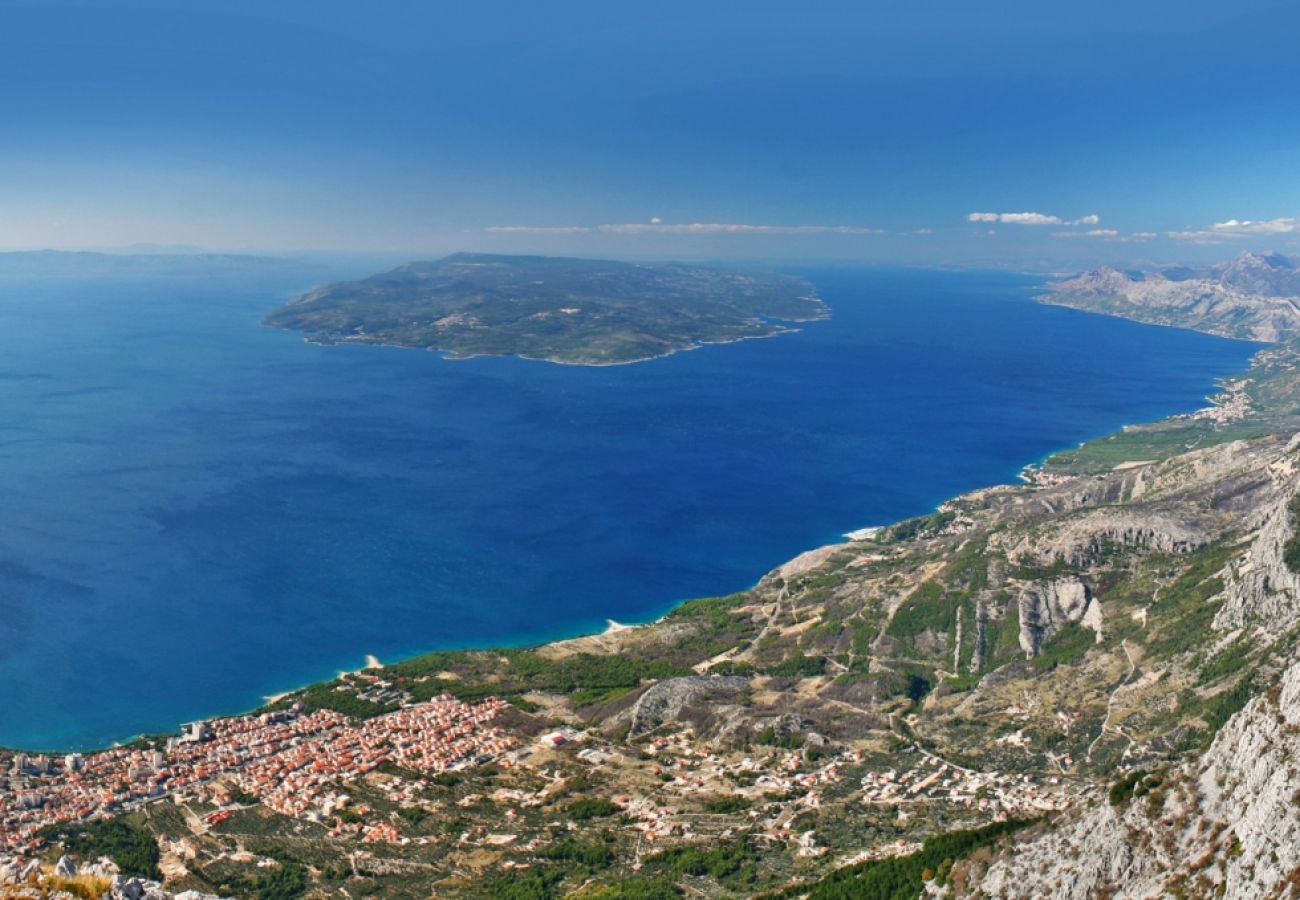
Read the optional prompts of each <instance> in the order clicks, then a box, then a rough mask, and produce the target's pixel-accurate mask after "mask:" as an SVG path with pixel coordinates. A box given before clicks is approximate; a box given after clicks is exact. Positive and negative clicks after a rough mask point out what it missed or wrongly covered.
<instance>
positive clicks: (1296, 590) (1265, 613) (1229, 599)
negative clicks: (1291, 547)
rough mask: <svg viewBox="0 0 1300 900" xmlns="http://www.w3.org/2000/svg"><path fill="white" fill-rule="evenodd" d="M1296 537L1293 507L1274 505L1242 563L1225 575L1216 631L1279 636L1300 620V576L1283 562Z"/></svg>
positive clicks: (1215, 623) (1227, 570) (1282, 504)
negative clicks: (1254, 630)
mask: <svg viewBox="0 0 1300 900" xmlns="http://www.w3.org/2000/svg"><path fill="white" fill-rule="evenodd" d="M1293 489H1294V488H1293ZM1294 534H1295V522H1294V521H1293V516H1292V513H1291V509H1290V504H1289V503H1279V504H1277V505H1275V506H1274V508H1273V509H1272V511H1271V512H1270V513H1269V516H1268V518H1267V520H1265V522H1264V525H1263V527H1261V528H1260V529H1259V532H1258V534H1257V535H1256V536H1255V539H1254V541H1253V542H1252V543H1251V545H1250V550H1249V552H1248V553H1247V554H1246V555H1245V557H1244V559H1243V561H1242V562H1241V563H1239V564H1238V565H1235V566H1229V567H1228V568H1227V569H1226V570H1225V572H1224V576H1225V581H1226V585H1225V587H1224V591H1223V597H1224V602H1223V606H1222V608H1221V609H1220V610H1219V612H1218V614H1217V615H1216V616H1215V618H1214V625H1215V627H1217V628H1220V629H1222V630H1225V631H1230V630H1232V629H1235V628H1241V627H1243V626H1245V625H1259V626H1260V627H1262V628H1264V629H1266V630H1268V631H1271V632H1274V633H1277V632H1281V631H1284V630H1286V629H1287V628H1288V627H1290V626H1291V625H1292V624H1293V623H1294V622H1295V621H1296V619H1297V617H1300V574H1297V573H1295V572H1293V571H1291V569H1290V567H1288V566H1287V564H1286V562H1285V560H1284V559H1283V554H1284V552H1285V547H1286V544H1287V542H1288V541H1290V540H1291V538H1292V536H1293V535H1294Z"/></svg>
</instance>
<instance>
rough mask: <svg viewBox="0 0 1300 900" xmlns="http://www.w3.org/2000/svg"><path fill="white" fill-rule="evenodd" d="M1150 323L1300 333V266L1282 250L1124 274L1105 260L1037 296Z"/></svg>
mask: <svg viewBox="0 0 1300 900" xmlns="http://www.w3.org/2000/svg"><path fill="white" fill-rule="evenodd" d="M1038 299H1039V300H1040V301H1041V302H1043V303H1048V304H1051V305H1054V306H1069V307H1072V308H1074V309H1082V310H1087V311H1088V312H1095V313H1103V314H1105V315H1111V316H1119V317H1120V318H1124V319H1133V320H1134V321H1137V322H1146V323H1148V324H1150V325H1169V326H1173V327H1176V328H1188V329H1191V330H1193V331H1203V332H1205V333H1207V334H1217V335H1219V336H1220V337H1229V338H1238V339H1242V340H1252V341H1267V342H1272V341H1282V340H1288V339H1290V338H1294V337H1296V336H1300V268H1297V266H1296V263H1295V262H1294V261H1293V260H1291V259H1288V258H1287V257H1285V256H1283V255H1281V254H1280V253H1269V254H1260V253H1250V252H1246V253H1242V254H1241V255H1239V256H1237V257H1236V258H1235V259H1233V260H1231V261H1229V262H1227V263H1223V264H1221V265H1217V266H1212V267H1209V268H1205V269H1191V268H1185V267H1184V268H1173V269H1163V270H1158V271H1152V272H1121V271H1120V270H1118V269H1114V268H1111V267H1108V266H1103V267H1102V268H1099V269H1094V270H1092V271H1090V272H1085V273H1083V274H1082V275H1077V276H1075V277H1073V278H1066V279H1062V280H1060V281H1055V282H1053V283H1052V284H1050V285H1049V286H1048V292H1047V293H1046V294H1044V295H1042V296H1040V297H1039V298H1038Z"/></svg>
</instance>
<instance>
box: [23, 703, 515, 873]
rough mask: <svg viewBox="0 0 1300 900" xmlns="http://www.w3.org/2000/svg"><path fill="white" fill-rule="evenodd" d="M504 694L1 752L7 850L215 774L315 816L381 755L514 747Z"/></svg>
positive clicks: (437, 757) (453, 756) (408, 764)
mask: <svg viewBox="0 0 1300 900" xmlns="http://www.w3.org/2000/svg"><path fill="white" fill-rule="evenodd" d="M503 705H504V704H502V702H501V701H500V700H497V699H495V698H491V699H487V700H484V701H482V702H480V703H463V702H461V701H459V700H456V699H454V698H453V697H451V696H450V695H442V696H440V697H437V698H436V699H434V700H432V701H430V702H428V703H421V704H416V705H413V706H409V707H406V708H404V709H399V710H397V711H395V712H391V713H388V714H386V715H382V716H377V717H375V718H372V719H368V720H365V721H363V722H359V723H357V722H353V721H352V720H350V719H348V718H347V717H345V716H343V715H342V714H340V713H338V712H334V711H332V710H324V709H322V710H316V711H313V712H305V711H304V710H303V709H302V708H301V706H300V705H295V706H294V707H291V708H289V709H287V710H283V711H278V712H268V713H263V714H260V715H250V716H235V717H233V718H227V719H218V720H214V721H212V722H196V723H192V724H190V725H187V726H186V727H185V730H184V731H183V732H182V734H181V735H180V736H179V737H174V738H171V739H169V740H168V741H167V742H166V744H165V745H164V746H163V747H145V746H139V747H120V748H114V749H111V750H105V751H102V752H98V753H93V754H86V755H82V754H78V753H72V754H68V755H66V756H62V757H52V756H48V755H29V754H26V753H12V754H3V755H0V852H3V851H6V850H7V851H11V852H21V851H29V850H33V849H35V847H36V846H37V845H38V844H39V843H40V839H39V837H38V832H40V831H41V829H43V828H45V827H47V826H50V825H66V824H69V823H76V822H80V821H83V820H87V819H93V818H96V817H100V816H104V815H107V814H111V813H117V812H122V811H125V810H130V809H132V808H135V807H139V806H141V805H143V804H145V803H147V802H149V801H151V800H158V799H162V798H164V797H167V796H169V795H171V796H173V797H177V798H184V797H185V796H186V794H187V793H194V792H197V791H199V790H200V789H202V788H203V787H204V786H206V785H211V784H214V783H220V784H221V785H222V791H221V793H224V794H226V799H227V800H229V799H230V797H229V794H230V790H231V789H234V790H236V791H241V792H244V793H246V794H248V795H250V796H252V797H255V798H257V799H258V800H260V801H261V802H262V803H264V804H265V805H266V806H267V807H268V808H270V809H273V810H275V811H277V812H280V813H283V814H284V815H288V816H295V817H302V818H306V819H312V820H317V821H319V820H320V819H321V818H322V817H323V816H325V815H327V814H328V813H330V812H332V811H333V810H334V809H336V808H338V806H339V803H340V795H341V791H340V790H339V785H340V784H341V783H343V782H345V781H348V780H351V779H356V778H360V777H363V776H365V775H366V774H367V773H369V772H372V771H374V770H375V769H376V768H378V767H379V766H381V765H383V764H385V763H391V764H394V765H398V766H401V767H403V768H406V769H409V770H411V771H414V772H421V773H437V772H442V771H446V770H448V769H453V768H456V767H458V766H464V765H468V764H472V763H475V762H480V763H481V762H486V761H487V760H489V759H492V758H493V757H495V756H496V755H498V754H500V753H502V752H503V751H504V750H506V749H507V747H508V746H509V739H508V738H507V737H506V736H505V735H504V734H503V733H502V732H501V731H500V729H498V728H496V727H495V726H494V725H493V724H492V720H493V719H495V718H496V716H497V715H498V714H499V713H500V711H501V709H502V707H503Z"/></svg>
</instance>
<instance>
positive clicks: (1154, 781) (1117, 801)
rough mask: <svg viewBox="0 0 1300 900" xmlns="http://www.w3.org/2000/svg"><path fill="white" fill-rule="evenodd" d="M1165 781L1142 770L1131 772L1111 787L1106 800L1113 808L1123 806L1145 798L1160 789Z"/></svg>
mask: <svg viewBox="0 0 1300 900" xmlns="http://www.w3.org/2000/svg"><path fill="white" fill-rule="evenodd" d="M1162 781H1163V779H1162V778H1161V777H1160V776H1159V775H1152V774H1150V773H1148V772H1144V771H1142V770H1141V769H1139V770H1137V771H1136V772H1130V773H1129V774H1128V775H1125V776H1124V777H1123V778H1121V779H1120V780H1119V781H1117V782H1115V783H1114V784H1112V785H1111V786H1110V790H1109V791H1108V792H1107V794H1106V798H1107V799H1108V800H1109V801H1110V805H1111V806H1123V805H1124V804H1125V803H1128V802H1129V800H1132V799H1133V798H1135V797H1144V796H1146V795H1147V794H1149V793H1151V791H1153V790H1155V789H1156V788H1158V787H1160V785H1161V783H1162Z"/></svg>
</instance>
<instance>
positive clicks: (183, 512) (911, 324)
mask: <svg viewBox="0 0 1300 900" xmlns="http://www.w3.org/2000/svg"><path fill="white" fill-rule="evenodd" d="M362 274H365V269H364V268H363V267H358V266H357V265H356V264H355V263H351V264H349V263H344V262H337V263H328V264H327V263H310V264H308V263H302V264H301V265H298V264H295V265H292V266H285V267H282V268H260V267H253V268H250V269H249V270H248V271H246V272H244V271H236V272H227V273H224V274H220V275H215V276H211V277H202V278H200V277H196V276H167V277H163V276H158V277H144V276H131V275H121V276H110V277H22V276H13V275H10V276H4V277H0V498H2V499H3V515H2V516H0V744H2V745H6V746H22V747H31V748H47V749H63V748H80V747H90V746H100V745H104V744H106V743H109V742H111V741H115V740H121V739H125V738H128V737H130V736H133V735H135V734H138V733H141V732H154V731H168V730H172V729H174V728H175V727H176V726H177V724H178V723H180V722H182V721H184V720H189V719H193V718H196V717H200V716H209V715H213V714H219V713H234V712H239V711H242V710H246V709H248V708H251V707H253V706H255V705H257V704H258V703H259V702H260V701H261V698H262V697H263V696H264V695H268V694H272V693H275V692H278V691H283V690H286V689H289V688H293V687H296V686H300V685H302V684H304V683H307V682H310V681H313V680H317V679H323V678H327V677H330V676H332V675H333V674H334V673H335V672H336V671H337V670H338V669H340V668H355V667H358V666H359V665H361V664H362V662H363V659H364V656H365V654H375V655H377V656H378V657H379V658H380V659H381V660H395V659H398V658H400V657H404V656H408V655H411V654H415V653H419V652H421V651H425V650H430V649H435V648H445V647H463V646H482V645H496V644H514V643H526V642H536V641H540V640H543V639H547V638H554V637H560V636H566V635H572V634H576V633H580V632H586V631H591V630H599V629H601V628H603V627H604V624H605V620H606V619H616V620H618V621H623V622H638V621H645V620H649V619H653V618H654V617H656V616H658V615H660V614H661V613H663V612H664V611H666V610H667V609H669V608H670V607H671V606H672V605H673V604H674V603H676V602H678V601H680V600H682V599H684V598H689V597H696V596H705V595H715V594H720V593H725V592H731V591H736V590H739V589H743V588H745V587H747V586H749V585H751V584H753V583H754V582H755V581H756V580H757V579H758V578H759V577H761V576H762V575H763V574H764V573H765V572H767V571H768V570H769V569H771V568H773V567H774V566H776V565H778V564H780V563H781V562H783V561H784V560H786V559H788V558H789V557H791V556H793V555H795V554H796V553H799V552H800V551H802V550H805V549H808V548H811V547H814V546H817V545H819V544H822V543H825V542H828V541H834V540H837V539H838V538H839V535H840V534H841V533H843V532H845V531H849V530H851V529H856V528H861V527H864V526H868V525H875V524H881V523H887V522H890V521H894V520H897V519H900V518H903V517H906V516H911V515H915V514H919V513H923V512H926V511H929V510H930V509H932V508H933V507H934V506H935V505H936V504H937V503H939V502H941V501H942V500H944V499H945V498H947V497H949V496H951V495H953V494H956V493H959V492H961V491H965V490H968V489H971V488H976V487H980V486H983V485H987V484H991V483H995V482H1007V481H1012V480H1014V479H1015V477H1016V474H1017V472H1018V471H1019V470H1020V468H1021V467H1022V466H1024V465H1025V464H1026V463H1030V462H1034V461H1036V460H1039V459H1041V458H1042V457H1043V456H1044V455H1046V454H1048V453H1050V452H1051V451H1054V450H1056V449H1059V448H1064V447H1069V446H1072V445H1074V444H1077V443H1078V442H1080V441H1083V440H1085V439H1087V438H1089V437H1093V436H1096V435H1100V434H1103V433H1105V432H1108V431H1111V430H1114V429H1116V428H1118V427H1119V426H1121V425H1123V424H1125V423H1129V422H1137V421H1144V420H1150V419H1154V418H1158V417H1161V416H1164V415H1167V414H1170V413H1174V412H1180V411H1187V410H1191V409H1195V408H1197V407H1199V406H1201V405H1203V398H1204V397H1205V396H1206V394H1207V393H1209V392H1211V391H1212V390H1213V387H1214V380H1215V378H1216V377H1217V376H1221V375H1224V374H1227V373H1231V372H1234V371H1236V370H1240V369H1241V368H1243V367H1244V366H1245V365H1246V364H1247V361H1248V359H1249V357H1250V356H1251V354H1252V353H1253V352H1254V351H1255V349H1256V347H1255V346H1254V345H1251V344H1246V343H1241V342H1232V341H1226V340H1220V339H1216V338H1211V337H1206V336H1203V335H1197V334H1192V333H1189V332H1182V331H1175V330H1172V329H1161V328H1154V327H1148V326H1143V325H1137V324H1133V323H1129V322H1123V321H1118V320H1114V319H1108V318H1103V317H1099V316H1091V315H1087V314H1083V313H1078V312H1074V311H1070V310H1065V309H1056V308H1051V307H1044V306H1040V305H1037V304H1035V303H1033V302H1032V300H1031V296H1032V294H1033V292H1034V289H1035V287H1036V286H1037V285H1038V283H1039V279H1036V278H1030V277H1025V276H1019V275H1010V274H1002V273H952V272H935V271H903V270H885V269H871V270H853V269H844V268H840V269H831V270H826V271H809V272H804V273H803V274H806V275H807V276H808V277H810V278H811V279H812V280H813V281H814V282H815V283H816V284H817V285H818V288H819V291H820V293H821V295H822V297H823V298H824V299H825V300H826V301H827V303H828V304H829V305H830V306H831V308H832V309H833V318H831V319H830V320H829V321H824V322H818V323H813V324H810V325H808V326H807V327H806V328H804V329H803V330H802V331H801V332H799V333H798V334H792V335H786V336H782V337H778V338H772V339H767V340H756V341H746V342H742V343H737V344H730V345H725V346H715V347H708V348H705V349H702V350H698V351H694V352H690V353H681V354H677V355H675V356H672V357H668V358H664V359H659V360H654V361H652V362H647V363H641V364H637V365H630V366H619V367H610V368H578V367H568V366H558V365H551V364H547V363H541V362H527V361H521V360H516V359H503V358H479V359H473V360H468V361H448V360H444V359H442V358H440V357H439V356H438V355H436V354H433V353H426V352H419V351H411V350H395V349H384V348H374V347H333V348H321V347H316V346H312V345H308V344H305V343H304V342H303V340H302V338H301V336H300V335H297V334H293V333H289V332H284V331H275V330H270V329H265V328H262V327H260V326H259V324H258V323H259V319H260V318H261V316H262V315H263V314H264V313H265V312H267V311H268V310H270V309H272V308H274V307H276V306H278V305H279V304H280V303H282V302H283V301H285V300H286V299H287V298H289V297H290V296H292V295H293V294H294V293H296V292H298V291H301V290H304V289H307V288H309V287H312V286H314V285H315V284H318V283H321V282H324V281H328V280H332V279H334V278H337V277H341V276H348V277H354V276H359V275H362Z"/></svg>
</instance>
